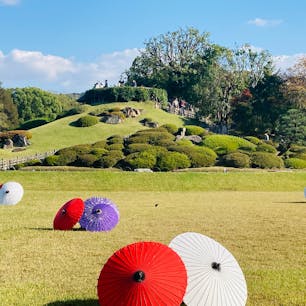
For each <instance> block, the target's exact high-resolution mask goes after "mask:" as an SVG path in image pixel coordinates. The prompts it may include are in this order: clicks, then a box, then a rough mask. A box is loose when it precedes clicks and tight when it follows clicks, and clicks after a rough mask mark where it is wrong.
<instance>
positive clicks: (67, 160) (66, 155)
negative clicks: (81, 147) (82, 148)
mask: <svg viewBox="0 0 306 306" xmlns="http://www.w3.org/2000/svg"><path fill="white" fill-rule="evenodd" d="M56 156H58V159H57V165H58V166H66V165H70V164H72V163H74V162H75V161H76V159H77V152H76V150H74V149H72V148H71V147H70V148H64V149H61V150H59V151H57V152H56Z"/></svg>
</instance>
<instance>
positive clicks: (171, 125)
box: [161, 123, 178, 135]
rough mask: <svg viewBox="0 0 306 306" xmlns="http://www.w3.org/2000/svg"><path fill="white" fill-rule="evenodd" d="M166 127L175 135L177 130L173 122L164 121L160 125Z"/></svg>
mask: <svg viewBox="0 0 306 306" xmlns="http://www.w3.org/2000/svg"><path fill="white" fill-rule="evenodd" d="M161 128H164V129H166V130H167V131H168V132H169V133H170V134H172V135H175V134H176V133H177V132H178V127H177V126H176V125H175V124H171V123H166V124H163V125H162V126H161Z"/></svg>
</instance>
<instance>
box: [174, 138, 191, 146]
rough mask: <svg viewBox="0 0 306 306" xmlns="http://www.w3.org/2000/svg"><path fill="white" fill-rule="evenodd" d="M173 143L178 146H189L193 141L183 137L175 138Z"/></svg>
mask: <svg viewBox="0 0 306 306" xmlns="http://www.w3.org/2000/svg"><path fill="white" fill-rule="evenodd" d="M175 144H176V145H178V146H189V147H190V146H193V145H194V143H193V142H192V141H191V140H189V139H185V138H183V139H180V140H177V141H176V142H175Z"/></svg>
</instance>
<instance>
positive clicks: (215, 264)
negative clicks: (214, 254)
mask: <svg viewBox="0 0 306 306" xmlns="http://www.w3.org/2000/svg"><path fill="white" fill-rule="evenodd" d="M211 267H212V268H213V269H214V270H217V271H220V270H221V264H220V263H218V262H215V261H214V262H213V263H212V264H211Z"/></svg>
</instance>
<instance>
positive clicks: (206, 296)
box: [169, 233, 247, 306]
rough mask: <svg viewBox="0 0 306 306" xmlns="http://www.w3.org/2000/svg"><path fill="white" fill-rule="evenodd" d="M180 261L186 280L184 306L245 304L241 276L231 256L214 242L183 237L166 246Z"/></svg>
mask: <svg viewBox="0 0 306 306" xmlns="http://www.w3.org/2000/svg"><path fill="white" fill-rule="evenodd" d="M169 246H170V247H171V248H172V249H173V250H175V251H176V252H177V253H178V254H179V255H180V257H181V258H182V260H183V262H184V264H185V266H186V270H187V276H188V284H187V289H186V294H185V296H184V303H185V304H187V305H188V306H189V305H191V306H193V305H201V306H240V305H245V304H246V300H247V286H246V281H245V278H244V275H243V272H242V270H241V268H240V266H239V264H238V263H237V261H236V259H235V258H234V256H233V255H232V254H231V253H230V252H229V251H228V250H227V249H225V248H224V247H223V246H222V245H221V244H220V243H218V242H217V241H215V240H213V239H211V238H209V237H207V236H204V235H202V234H198V233H183V234H180V235H178V236H176V237H175V238H174V239H173V240H172V241H171V242H170V245H169Z"/></svg>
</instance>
